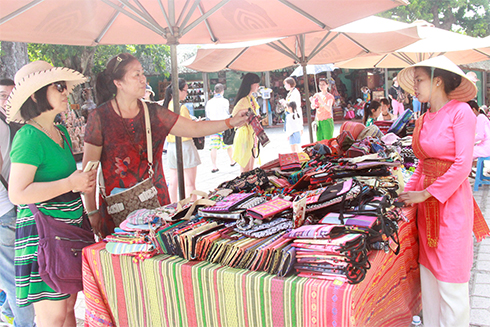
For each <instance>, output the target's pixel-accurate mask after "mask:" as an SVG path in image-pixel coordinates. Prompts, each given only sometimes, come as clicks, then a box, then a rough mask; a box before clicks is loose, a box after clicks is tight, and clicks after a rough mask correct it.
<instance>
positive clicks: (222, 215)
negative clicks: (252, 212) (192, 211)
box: [197, 208, 244, 219]
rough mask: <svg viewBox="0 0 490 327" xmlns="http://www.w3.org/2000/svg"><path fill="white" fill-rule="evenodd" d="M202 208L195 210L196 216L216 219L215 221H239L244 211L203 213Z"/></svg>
mask: <svg viewBox="0 0 490 327" xmlns="http://www.w3.org/2000/svg"><path fill="white" fill-rule="evenodd" d="M203 210H204V208H199V209H197V215H198V216H200V217H204V218H217V219H239V218H240V216H241V215H242V213H243V211H244V210H235V211H225V212H217V211H203Z"/></svg>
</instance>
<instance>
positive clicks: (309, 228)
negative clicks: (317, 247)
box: [286, 225, 344, 239]
mask: <svg viewBox="0 0 490 327" xmlns="http://www.w3.org/2000/svg"><path fill="white" fill-rule="evenodd" d="M343 234H344V226H340V225H303V226H301V227H300V228H296V229H293V230H292V231H290V232H289V233H288V234H287V236H286V237H288V238H313V239H316V238H336V237H339V236H341V235H343Z"/></svg>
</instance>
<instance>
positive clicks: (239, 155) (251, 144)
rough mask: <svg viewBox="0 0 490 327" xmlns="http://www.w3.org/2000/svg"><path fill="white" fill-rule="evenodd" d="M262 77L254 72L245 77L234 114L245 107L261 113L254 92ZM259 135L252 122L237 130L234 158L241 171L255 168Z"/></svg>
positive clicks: (255, 112)
mask: <svg viewBox="0 0 490 327" xmlns="http://www.w3.org/2000/svg"><path fill="white" fill-rule="evenodd" d="M259 82H260V77H259V76H258V75H257V74H254V73H248V74H246V75H245V76H244V77H243V80H242V84H241V85H240V88H239V89H238V94H237V96H236V99H235V105H234V108H233V112H232V114H231V115H232V116H235V115H236V114H237V113H238V112H239V111H241V110H243V109H249V108H250V109H252V111H253V113H254V114H256V115H257V114H258V113H259V105H258V103H257V101H256V100H255V97H254V96H253V95H252V93H254V92H257V90H258V89H259ZM257 149H258V148H257V137H256V136H255V133H254V131H253V128H252V126H250V124H246V125H244V126H242V127H239V128H238V129H237V130H236V134H235V139H234V141H233V160H235V161H236V162H238V164H239V165H240V172H242V173H243V172H247V171H250V170H252V169H253V168H254V161H255V157H257V155H258V152H256V151H257Z"/></svg>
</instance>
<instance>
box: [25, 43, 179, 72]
mask: <svg viewBox="0 0 490 327" xmlns="http://www.w3.org/2000/svg"><path fill="white" fill-rule="evenodd" d="M121 52H129V53H131V54H132V55H134V56H135V57H136V58H138V60H140V62H141V64H142V65H143V67H144V68H145V71H146V73H147V74H149V75H166V76H168V74H169V73H168V62H169V61H168V59H167V58H168V57H169V56H170V50H169V47H168V46H167V45H154V44H152V45H139V44H138V45H99V46H96V47H87V46H70V45H55V44H39V43H29V45H28V53H29V59H30V60H31V61H34V60H45V61H47V62H50V63H52V64H53V65H54V66H64V67H68V68H72V69H75V70H77V71H79V72H81V73H83V74H84V75H86V76H92V77H93V76H95V75H97V73H99V72H101V71H103V70H104V69H105V66H106V64H107V62H108V61H109V59H111V58H112V57H114V56H115V55H117V54H119V53H121Z"/></svg>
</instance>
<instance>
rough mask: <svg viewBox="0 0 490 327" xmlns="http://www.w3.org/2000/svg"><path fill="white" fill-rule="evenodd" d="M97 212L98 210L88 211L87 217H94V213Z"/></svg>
mask: <svg viewBox="0 0 490 327" xmlns="http://www.w3.org/2000/svg"><path fill="white" fill-rule="evenodd" d="M98 212H99V210H92V211H90V212H87V216H89V217H90V216H92V215H94V214H96V213H98Z"/></svg>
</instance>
